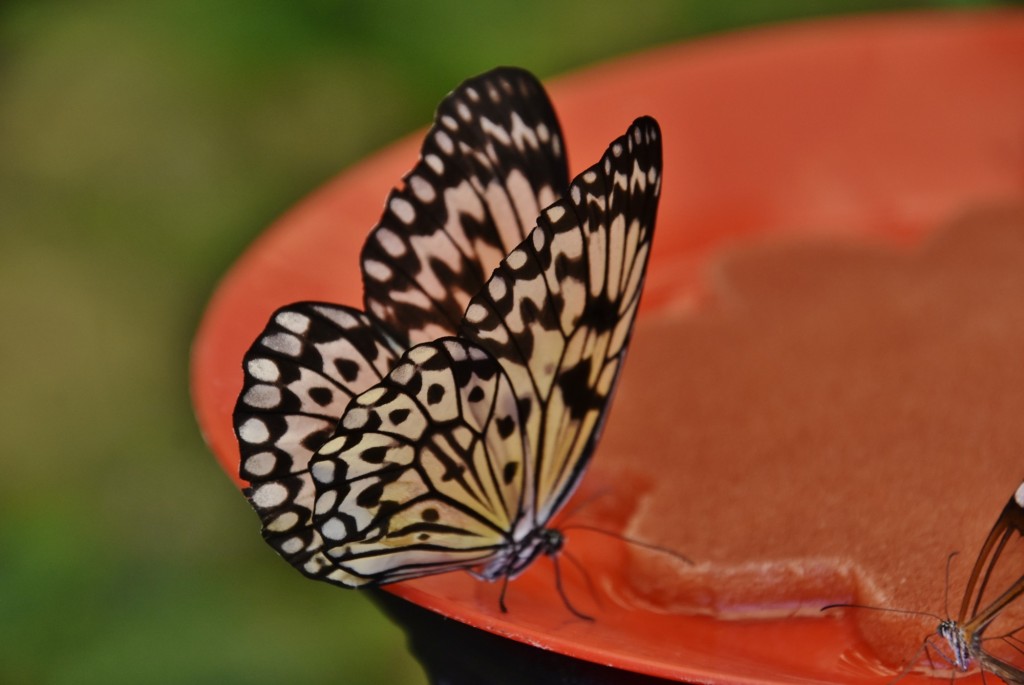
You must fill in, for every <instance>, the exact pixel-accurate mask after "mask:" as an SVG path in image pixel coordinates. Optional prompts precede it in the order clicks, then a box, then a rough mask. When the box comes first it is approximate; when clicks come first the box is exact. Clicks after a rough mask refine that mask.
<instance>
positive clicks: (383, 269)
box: [363, 259, 392, 283]
mask: <svg viewBox="0 0 1024 685" xmlns="http://www.w3.org/2000/svg"><path fill="white" fill-rule="evenodd" d="M363 271H365V272H366V275H367V276H369V277H370V278H372V279H373V280H375V281H380V282H382V283H383V282H386V281H389V280H391V276H392V271H391V267H389V266H388V265H387V264H385V263H384V262H378V261H377V260H375V259H367V260H366V261H365V262H363Z"/></svg>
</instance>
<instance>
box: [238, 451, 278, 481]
mask: <svg viewBox="0 0 1024 685" xmlns="http://www.w3.org/2000/svg"><path fill="white" fill-rule="evenodd" d="M275 464H277V457H275V456H274V455H273V453H271V452H260V453H259V454H254V455H252V456H251V457H249V458H248V459H246V460H245V471H246V473H249V474H251V475H253V476H265V475H267V474H268V473H270V472H271V471H273V470H274V465H275Z"/></svg>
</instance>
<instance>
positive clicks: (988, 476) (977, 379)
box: [594, 207, 1024, 663]
mask: <svg viewBox="0 0 1024 685" xmlns="http://www.w3.org/2000/svg"><path fill="white" fill-rule="evenodd" d="M712 290H713V291H714V302H713V303H711V304H709V305H708V306H704V307H702V308H701V309H700V310H699V311H697V312H694V313H691V314H687V315H682V314H680V315H668V314H662V315H660V316H658V315H655V316H654V317H649V318H648V319H647V320H646V321H644V320H641V322H640V324H639V325H638V328H637V330H636V332H635V335H634V340H633V343H632V349H631V351H630V354H629V360H628V362H627V364H626V372H625V374H624V376H623V379H622V383H621V385H620V388H619V391H618V395H617V397H616V400H615V408H614V410H613V412H612V415H611V420H610V423H609V426H608V430H607V431H606V434H605V436H604V438H603V441H602V444H601V448H600V454H599V458H598V459H596V460H595V462H594V468H595V470H597V471H598V472H601V471H603V472H604V473H603V476H600V477H601V478H605V479H606V478H608V477H609V474H614V473H615V472H616V471H619V472H620V473H623V474H625V473H628V472H631V471H634V470H635V471H638V472H641V473H645V474H655V475H656V478H654V479H650V478H648V479H646V481H645V482H647V484H648V486H649V487H648V488H647V490H646V492H644V493H643V494H642V495H641V497H640V500H639V501H638V502H637V510H636V514H635V516H634V517H633V520H632V522H631V524H630V526H629V528H628V529H627V533H628V534H629V535H631V536H634V537H636V538H640V539H643V540H647V541H650V542H654V543H657V544H660V545H664V546H666V547H670V548H672V549H676V550H679V551H680V552H682V553H684V554H686V555H687V556H689V557H691V558H692V559H694V560H695V561H696V562H697V564H696V565H695V566H693V567H686V566H684V565H681V564H677V563H674V562H672V561H671V560H670V559H658V558H657V557H652V556H651V555H650V554H642V553H639V552H638V553H636V554H634V555H633V563H632V568H631V569H630V575H631V578H632V579H633V587H632V588H631V592H632V593H634V595H635V596H634V597H632V600H633V601H637V602H642V603H644V604H645V605H646V606H648V607H656V608H658V609H659V610H664V611H683V612H694V611H697V612H707V613H714V614H717V615H720V616H733V617H735V616H762V615H770V614H775V615H780V614H788V613H801V614H805V615H807V614H814V615H818V610H819V609H820V607H821V606H823V605H824V604H827V603H829V602H860V603H865V604H871V605H874V606H880V607H896V608H903V609H913V610H921V611H931V612H935V613H938V614H944V613H945V608H944V605H945V600H944V592H945V563H946V557H947V555H948V554H949V553H950V552H952V551H959V552H960V553H961V554H960V556H959V557H958V558H957V559H956V561H955V562H954V565H953V573H952V576H951V588H950V602H949V603H950V609H951V611H953V612H954V613H955V612H956V610H957V608H958V607H959V603H960V598H961V595H962V592H963V587H964V583H965V579H966V575H967V573H968V572H969V570H970V567H971V566H972V565H973V563H974V558H975V556H976V554H977V552H978V548H979V547H980V545H981V543H982V541H983V540H984V537H985V535H986V534H987V533H988V530H989V528H990V527H991V526H992V524H993V523H994V522H995V520H996V517H997V515H998V514H999V512H1000V510H1001V509H1002V507H1003V506H1004V504H1005V503H1006V501H1007V499H1008V498H1009V497H1010V495H1011V494H1012V493H1013V491H1014V489H1015V488H1016V487H1017V485H1018V484H1019V483H1020V482H1021V479H1022V477H1024V207H1013V208H1006V207H1003V208H999V209H997V208H989V209H986V210H984V211H977V212H974V213H972V214H971V215H970V216H967V217H965V218H963V219H962V220H960V221H958V222H956V223H955V224H954V225H952V226H950V227H948V228H947V229H945V230H942V231H940V232H938V233H937V234H936V235H934V236H933V238H932V239H931V240H930V241H929V242H928V243H927V244H926V245H923V246H921V247H919V248H916V249H906V250H899V249H896V248H891V247H881V246H863V245H860V246H856V245H849V244H847V245H838V244H824V243H821V244H810V243H806V242H804V243H800V244H788V245H783V244H773V245H759V246H755V247H748V248H744V249H742V250H737V251H733V252H732V253H731V254H729V255H727V256H726V257H725V258H724V259H723V260H722V261H721V262H720V263H719V264H718V266H717V268H716V271H715V273H714V274H713V287H712ZM856 620H858V621H859V623H860V627H861V630H862V632H863V634H864V636H865V638H866V639H867V640H868V642H869V643H870V644H871V646H872V648H873V649H874V650H875V651H876V653H877V654H878V656H879V657H881V658H882V659H883V660H885V661H887V662H890V663H899V662H901V661H903V660H906V659H908V658H909V657H910V656H912V655H913V653H914V652H915V650H916V649H917V648H918V646H919V645H920V643H921V640H922V638H923V637H924V636H925V635H927V634H928V633H929V632H930V631H932V630H934V628H935V625H934V624H935V621H934V620H932V619H916V618H914V617H909V616H905V615H896V614H885V613H882V612H872V611H858V612H856ZM1022 622H1024V621H1022Z"/></svg>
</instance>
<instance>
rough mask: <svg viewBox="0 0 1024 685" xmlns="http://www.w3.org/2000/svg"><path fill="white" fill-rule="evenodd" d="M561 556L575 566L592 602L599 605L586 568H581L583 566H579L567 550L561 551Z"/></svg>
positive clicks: (595, 590)
mask: <svg viewBox="0 0 1024 685" xmlns="http://www.w3.org/2000/svg"><path fill="white" fill-rule="evenodd" d="M562 554H564V555H565V558H566V559H568V560H569V561H570V562H572V565H573V566H575V567H576V569H577V570H578V571H579V572H580V575H582V576H583V580H584V582H586V584H587V590H588V591H589V592H590V596H591V597H593V598H594V601H595V602H596V603H597V604H598V605H600V604H601V598H600V597H598V596H597V589H596V588H595V587H594V581H593V580H592V579H591V578H590V574H589V573H587V569H586V567H585V566H583V564H581V563H580V562H579V560H578V559H577V558H576V557H574V556H573V555H572V554H569V552H568V551H567V550H562Z"/></svg>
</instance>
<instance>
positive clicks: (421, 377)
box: [311, 338, 524, 585]
mask: <svg viewBox="0 0 1024 685" xmlns="http://www.w3.org/2000/svg"><path fill="white" fill-rule="evenodd" d="M516 424H517V414H516V401H515V396H514V395H513V393H512V387H511V385H509V382H508V378H507V377H505V376H504V374H503V373H501V367H500V366H499V365H498V363H497V362H496V361H495V360H494V359H493V358H492V357H491V356H490V355H488V354H487V353H486V352H484V351H483V350H480V349H479V348H476V347H475V346H473V345H470V344H469V343H467V342H465V341H462V340H459V339H458V338H444V339H441V340H438V341H435V342H432V343H424V344H422V345H418V346H417V347H414V348H412V349H411V350H409V352H407V353H406V354H405V356H403V357H402V359H401V360H400V361H399V363H398V364H397V366H396V367H395V368H394V370H393V371H392V372H391V374H390V375H388V377H387V378H386V379H385V380H384V381H383V382H381V383H380V384H378V385H376V386H375V387H373V388H372V389H370V390H368V391H367V392H365V393H363V394H362V395H360V396H359V397H357V398H356V399H355V400H354V401H353V402H352V403H351V404H350V405H349V408H348V410H347V411H346V412H345V415H344V417H342V420H341V423H340V424H339V428H338V432H337V434H336V436H335V437H334V438H332V439H331V440H330V441H328V442H327V443H326V444H325V445H324V446H323V447H322V448H321V449H320V451H319V453H318V454H317V456H316V457H315V459H314V461H313V464H312V467H311V472H312V474H313V478H314V479H315V481H316V485H317V491H318V495H317V500H316V515H315V522H316V528H317V530H318V531H319V532H320V533H321V535H322V537H323V539H324V541H325V543H326V548H325V552H326V554H327V556H328V557H329V558H330V559H331V560H332V561H333V562H334V563H335V564H337V565H338V566H339V567H340V568H342V569H344V570H345V571H346V572H348V573H349V574H351V576H352V577H358V578H362V579H364V580H363V581H362V583H355V582H353V583H349V584H352V585H355V584H363V583H374V584H379V583H390V582H394V581H396V580H402V579H404V578H407V577H415V576H420V575H426V574H429V573H439V572H443V571H450V570H452V569H454V568H467V567H473V566H478V565H480V564H485V563H487V562H488V561H490V560H491V559H492V558H493V557H494V556H495V555H496V553H498V552H500V550H501V548H502V547H503V546H504V544H505V543H506V542H507V540H508V531H510V530H511V529H512V526H513V524H514V522H515V521H516V520H517V519H518V518H520V511H519V508H520V502H519V493H520V492H522V480H523V466H524V465H523V463H522V454H523V445H522V434H521V433H520V432H519V431H517V430H515V426H516Z"/></svg>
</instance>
